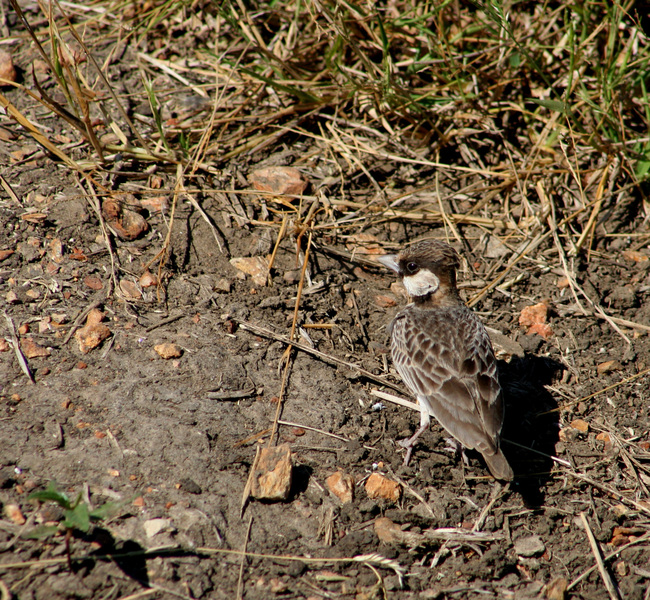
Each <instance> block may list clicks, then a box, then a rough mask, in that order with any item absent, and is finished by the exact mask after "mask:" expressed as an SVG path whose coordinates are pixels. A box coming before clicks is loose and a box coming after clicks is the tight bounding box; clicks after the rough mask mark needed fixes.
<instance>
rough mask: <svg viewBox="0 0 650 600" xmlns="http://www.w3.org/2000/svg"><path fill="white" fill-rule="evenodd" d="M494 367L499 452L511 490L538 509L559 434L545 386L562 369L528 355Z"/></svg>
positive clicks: (554, 404) (553, 401) (556, 416)
mask: <svg viewBox="0 0 650 600" xmlns="http://www.w3.org/2000/svg"><path fill="white" fill-rule="evenodd" d="M498 366H499V379H500V381H501V386H502V388H503V393H504V401H505V414H506V416H505V422H504V426H503V431H502V442H503V451H504V453H505V455H506V457H507V458H508V460H509V462H510V464H511V465H512V468H513V470H514V472H515V476H516V479H515V489H516V490H517V491H519V493H520V494H521V495H522V498H523V500H524V502H525V503H526V504H527V505H528V506H540V505H541V504H543V501H544V492H543V490H544V487H545V482H546V481H547V480H548V479H549V478H550V472H551V469H552V467H553V460H552V459H551V456H553V455H555V444H556V443H557V442H558V435H559V430H560V427H559V411H558V410H557V408H558V404H557V400H556V399H555V398H554V397H553V395H552V394H551V393H550V392H549V391H548V390H547V389H546V387H545V386H546V385H549V384H551V383H552V381H553V380H554V378H555V377H556V374H557V373H558V372H559V371H561V370H562V369H563V368H564V367H563V366H562V365H561V364H560V363H558V362H557V361H554V360H552V359H550V358H544V357H538V356H532V355H529V354H526V355H525V356H524V357H523V358H518V357H515V358H513V359H512V360H511V361H510V363H506V362H503V361H499V365H498Z"/></svg>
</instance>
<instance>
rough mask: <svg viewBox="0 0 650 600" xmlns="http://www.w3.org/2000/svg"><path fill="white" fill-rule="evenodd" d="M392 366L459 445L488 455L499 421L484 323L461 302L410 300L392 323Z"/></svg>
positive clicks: (496, 387)
mask: <svg viewBox="0 0 650 600" xmlns="http://www.w3.org/2000/svg"><path fill="white" fill-rule="evenodd" d="M392 354H393V361H394V363H395V366H396V368H397V370H398V372H399V374H400V375H401V377H402V379H403V380H404V382H405V383H406V385H407V386H408V387H409V388H410V389H411V391H412V392H413V393H414V394H415V395H416V396H425V397H426V398H427V400H428V402H429V404H430V406H431V409H432V412H433V416H434V417H435V418H436V419H437V420H438V421H439V422H440V424H441V425H442V426H443V427H444V428H445V429H447V431H448V432H449V433H450V434H451V435H453V436H454V437H455V438H456V439H457V440H458V441H459V442H461V444H463V446H465V447H467V448H471V449H475V450H478V451H479V452H481V454H484V455H492V454H494V453H495V452H497V451H498V443H499V442H498V438H499V432H500V431H501V425H502V423H503V405H502V398H501V388H500V386H499V383H498V379H497V372H496V362H495V360H494V356H493V353H492V348H491V345H490V340H489V338H488V335H487V332H486V331H485V328H484V327H483V324H482V323H481V322H480V321H479V319H478V317H476V315H474V313H472V312H471V311H470V310H469V309H467V308H466V307H465V306H454V307H451V308H445V309H441V310H437V311H430V310H420V309H418V308H416V307H414V306H413V305H410V306H408V307H406V308H405V309H404V310H403V311H401V312H400V313H399V314H398V315H397V316H396V317H395V320H394V321H393V323H392Z"/></svg>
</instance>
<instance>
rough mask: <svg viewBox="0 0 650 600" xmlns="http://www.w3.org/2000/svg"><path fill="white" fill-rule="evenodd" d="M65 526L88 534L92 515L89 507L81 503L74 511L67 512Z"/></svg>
mask: <svg viewBox="0 0 650 600" xmlns="http://www.w3.org/2000/svg"><path fill="white" fill-rule="evenodd" d="M63 526H64V527H66V528H67V529H79V530H80V531H83V532H86V531H88V530H89V529H90V513H89V512H88V505H87V504H86V503H85V502H80V503H79V504H77V506H75V507H74V508H73V509H72V510H68V511H66V514H65V520H64V521H63Z"/></svg>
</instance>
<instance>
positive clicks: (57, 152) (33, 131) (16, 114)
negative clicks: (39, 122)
mask: <svg viewBox="0 0 650 600" xmlns="http://www.w3.org/2000/svg"><path fill="white" fill-rule="evenodd" d="M0 106H2V108H3V109H4V110H6V111H7V112H8V113H9V114H10V115H11V116H12V117H13V118H14V119H15V120H16V122H17V123H18V124H19V125H22V126H23V127H24V128H25V129H26V130H27V131H28V132H29V134H30V135H31V136H32V138H34V141H36V142H37V143H39V144H40V145H41V146H43V148H45V149H46V150H48V151H49V152H51V153H52V154H54V156H56V157H58V158H59V159H61V160H62V161H63V162H64V163H65V164H66V165H68V167H70V168H71V169H73V170H74V171H81V167H80V166H79V165H78V164H77V163H76V162H75V161H74V160H72V159H71V158H70V157H69V156H68V155H67V154H66V153H65V152H63V151H62V150H61V149H60V148H59V147H58V146H56V145H54V144H53V143H52V142H50V140H49V139H48V138H47V137H46V136H45V135H44V134H43V133H42V132H41V130H40V129H39V128H38V127H37V126H36V125H34V124H33V123H32V122H31V121H30V120H29V119H28V118H27V117H25V116H24V115H23V114H22V113H21V112H20V111H19V110H18V109H17V108H16V107H15V106H14V105H13V104H12V103H11V102H10V101H9V100H8V99H7V97H6V96H5V95H4V94H2V93H0Z"/></svg>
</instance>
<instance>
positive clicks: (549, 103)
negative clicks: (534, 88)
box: [529, 98, 569, 115]
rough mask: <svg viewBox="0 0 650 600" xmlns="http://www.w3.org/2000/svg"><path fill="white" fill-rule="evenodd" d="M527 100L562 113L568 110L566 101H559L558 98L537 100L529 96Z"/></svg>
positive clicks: (566, 112)
mask: <svg viewBox="0 0 650 600" xmlns="http://www.w3.org/2000/svg"><path fill="white" fill-rule="evenodd" d="M529 100H530V101H531V102H534V103H535V104H539V105H540V106H543V107H544V108H548V109H549V110H554V111H556V112H560V113H562V114H563V115H566V114H568V112H569V105H568V104H567V103H566V102H560V101H559V100H538V99H537V98H529Z"/></svg>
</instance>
